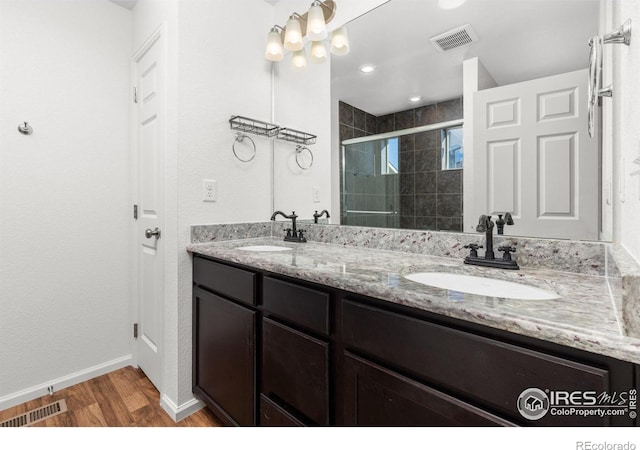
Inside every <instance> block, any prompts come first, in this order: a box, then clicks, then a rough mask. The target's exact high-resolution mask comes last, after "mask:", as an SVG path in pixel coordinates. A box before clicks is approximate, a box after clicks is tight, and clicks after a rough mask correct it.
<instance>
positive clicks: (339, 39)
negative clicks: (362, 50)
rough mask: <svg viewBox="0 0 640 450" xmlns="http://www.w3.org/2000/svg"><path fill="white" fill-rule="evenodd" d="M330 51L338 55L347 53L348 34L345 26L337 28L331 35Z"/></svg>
mask: <svg viewBox="0 0 640 450" xmlns="http://www.w3.org/2000/svg"><path fill="white" fill-rule="evenodd" d="M331 53H333V54H334V55H340V56H341V55H346V54H347V53H349V36H348V35H347V29H346V28H345V27H340V28H338V29H337V30H335V31H334V32H333V34H332V35H331Z"/></svg>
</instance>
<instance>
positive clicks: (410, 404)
mask: <svg viewBox="0 0 640 450" xmlns="http://www.w3.org/2000/svg"><path fill="white" fill-rule="evenodd" d="M193 341H194V352H193V364H194V366H193V368H194V371H193V392H194V393H195V395H196V396H197V397H198V398H200V399H202V400H203V401H204V402H205V403H206V404H207V406H209V408H211V410H212V411H213V412H214V413H215V414H216V415H217V416H218V417H219V418H221V419H222V420H223V421H224V422H225V423H227V424H229V425H245V426H246V425H261V426H305V425H346V426H513V425H518V426H521V425H524V426H608V425H616V426H620V425H621V426H631V425H635V424H636V421H635V420H632V419H630V418H629V417H628V415H627V416H624V417H622V416H619V417H613V416H610V417H608V416H604V417H599V416H596V415H594V416H585V417H583V416H577V415H555V416H554V415H551V414H548V415H546V416H545V417H543V418H541V419H539V420H536V421H530V420H527V419H525V418H524V417H523V416H522V415H521V414H520V413H519V411H518V408H517V406H518V398H519V396H520V394H521V393H522V392H523V391H524V390H525V389H528V388H539V389H541V390H543V391H544V390H549V391H567V392H573V391H590V392H597V393H612V394H613V393H621V392H625V391H628V390H629V389H632V388H634V387H635V384H636V382H637V381H638V378H640V376H638V375H637V373H640V371H638V370H637V368H636V366H635V365H634V364H632V363H627V362H623V361H620V360H616V359H614V358H609V357H606V356H602V355H597V354H594V353H588V352H584V351H580V350H575V349H571V348H568V347H564V346H560V345H557V344H553V343H549V342H546V341H541V340H537V339H533V338H528V337H525V336H521V335H517V334H513V333H509V332H506V331H501V330H496V329H494V328H490V327H486V326H482V325H478V324H473V323H469V322H464V321H461V320H456V319H451V318H447V317H443V316H440V315H437V314H433V313H429V312H426V311H421V310H416V309H413V308H409V307H405V306H401V305H397V304H393V303H389V302H385V301H383V300H379V299H375V298H370V297H365V296H360V295H354V294H352V293H348V292H345V291H342V290H339V289H332V288H329V287H327V286H321V285H316V284H313V283H308V282H302V281H299V280H296V279H293V278H290V277H285V276H280V275H276V274H272V273H267V272H262V271H260V270H255V269H252V268H249V267H243V266H241V265H238V264H228V263H226V262H224V261H221V260H215V258H207V257H200V256H196V257H195V258H194V288H193Z"/></svg>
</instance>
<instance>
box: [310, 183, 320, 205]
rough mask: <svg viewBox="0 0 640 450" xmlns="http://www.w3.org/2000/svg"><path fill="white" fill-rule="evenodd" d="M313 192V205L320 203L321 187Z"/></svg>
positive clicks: (316, 187)
mask: <svg viewBox="0 0 640 450" xmlns="http://www.w3.org/2000/svg"><path fill="white" fill-rule="evenodd" d="M311 192H312V193H313V194H312V195H313V203H320V187H319V186H314V187H313V188H312V190H311Z"/></svg>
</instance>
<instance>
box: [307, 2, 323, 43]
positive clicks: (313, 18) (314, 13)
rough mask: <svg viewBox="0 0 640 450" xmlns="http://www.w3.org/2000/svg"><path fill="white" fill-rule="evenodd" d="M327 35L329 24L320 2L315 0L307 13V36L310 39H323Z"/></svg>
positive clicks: (313, 40)
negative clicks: (325, 20) (326, 21)
mask: <svg viewBox="0 0 640 450" xmlns="http://www.w3.org/2000/svg"><path fill="white" fill-rule="evenodd" d="M326 37H327V24H326V23H325V22H324V13H323V12H322V6H320V2H317V1H316V2H313V4H312V5H311V8H310V9H309V12H308V13H307V38H309V40H310V41H312V42H315V41H321V40H323V39H325V38H326Z"/></svg>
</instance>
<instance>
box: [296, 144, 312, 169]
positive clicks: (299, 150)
mask: <svg viewBox="0 0 640 450" xmlns="http://www.w3.org/2000/svg"><path fill="white" fill-rule="evenodd" d="M305 150H306V151H307V152H308V153H309V157H310V158H311V162H310V163H309V165H308V166H306V167H305V166H304V165H302V164H300V159H299V157H300V155H301V154H302V152H303V151H305ZM296 164H297V165H298V167H300V168H301V169H302V170H309V169H310V168H311V166H313V153H311V150H309V148H307V147H305V146H303V145H298V146H296Z"/></svg>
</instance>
